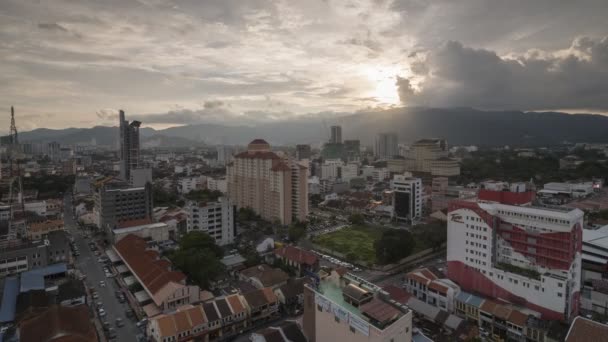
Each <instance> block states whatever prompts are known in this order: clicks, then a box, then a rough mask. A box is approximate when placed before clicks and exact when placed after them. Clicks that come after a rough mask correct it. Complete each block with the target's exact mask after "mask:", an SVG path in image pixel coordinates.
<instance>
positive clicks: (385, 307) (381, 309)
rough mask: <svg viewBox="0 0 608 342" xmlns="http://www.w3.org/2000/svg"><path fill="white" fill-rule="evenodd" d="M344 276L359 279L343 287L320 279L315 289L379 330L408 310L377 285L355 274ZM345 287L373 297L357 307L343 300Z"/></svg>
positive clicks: (349, 278)
mask: <svg viewBox="0 0 608 342" xmlns="http://www.w3.org/2000/svg"><path fill="white" fill-rule="evenodd" d="M344 277H346V279H347V280H349V281H352V280H355V279H357V280H361V281H360V282H357V284H353V283H351V284H349V286H347V287H345V288H340V287H339V286H337V285H336V284H335V283H333V282H331V281H326V280H324V279H322V280H321V282H320V284H319V288H318V289H316V290H315V291H316V292H317V293H319V294H321V295H323V297H325V298H326V299H328V300H329V301H331V302H332V305H333V304H335V305H338V306H340V307H342V308H343V309H345V310H346V311H348V313H349V314H352V315H353V316H356V317H358V318H359V319H362V320H364V321H366V322H368V323H369V324H371V325H373V326H374V327H376V328H377V329H380V330H383V329H384V328H385V327H387V326H388V325H390V324H392V322H394V321H396V320H398V319H399V318H401V317H402V316H403V315H404V314H405V313H407V312H408V311H409V308H407V307H406V306H405V305H403V304H400V303H399V302H398V301H396V300H394V299H391V297H390V295H389V293H388V292H385V291H383V290H382V289H381V288H379V287H378V286H376V285H374V284H372V283H369V282H367V281H365V280H362V279H361V278H358V277H356V276H351V275H350V273H347V274H345V275H344ZM351 285H353V286H351ZM355 285H356V286H355ZM307 286H309V285H307ZM309 287H310V286H309ZM311 288H312V287H311ZM347 288H348V289H349V290H347V291H353V292H356V293H360V292H361V293H363V292H365V293H371V294H372V295H373V299H372V300H371V301H370V302H367V303H365V304H362V305H361V306H360V307H358V308H357V307H355V306H353V305H351V304H349V303H347V302H346V301H345V300H344V296H343V291H344V290H346V289H347ZM353 289H355V290H356V291H354V290H353Z"/></svg>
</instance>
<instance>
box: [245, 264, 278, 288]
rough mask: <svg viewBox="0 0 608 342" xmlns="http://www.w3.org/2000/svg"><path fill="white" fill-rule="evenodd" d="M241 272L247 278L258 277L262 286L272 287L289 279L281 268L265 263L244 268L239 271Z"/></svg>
mask: <svg viewBox="0 0 608 342" xmlns="http://www.w3.org/2000/svg"><path fill="white" fill-rule="evenodd" d="M241 274H242V275H243V276H245V277H247V278H257V279H259V280H260V282H261V283H262V285H263V286H264V287H272V286H275V285H278V284H281V283H283V282H285V281H287V279H289V275H288V274H287V273H285V272H284V271H283V270H281V269H278V268H272V267H270V266H268V265H265V264H261V265H257V266H252V267H249V268H247V269H244V270H242V271H241Z"/></svg>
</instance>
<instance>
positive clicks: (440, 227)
mask: <svg viewBox="0 0 608 342" xmlns="http://www.w3.org/2000/svg"><path fill="white" fill-rule="evenodd" d="M413 232H414V234H416V235H417V236H418V238H419V241H420V242H421V243H422V244H423V246H424V247H425V248H433V249H434V250H437V249H439V248H440V247H441V244H443V243H444V242H446V241H447V239H448V231H447V226H446V224H445V223H441V222H437V223H430V224H422V225H417V226H415V227H414V228H413Z"/></svg>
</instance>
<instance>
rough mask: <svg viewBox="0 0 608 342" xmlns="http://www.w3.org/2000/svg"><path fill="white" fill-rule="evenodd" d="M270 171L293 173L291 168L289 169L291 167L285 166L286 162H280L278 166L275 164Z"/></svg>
mask: <svg viewBox="0 0 608 342" xmlns="http://www.w3.org/2000/svg"><path fill="white" fill-rule="evenodd" d="M270 170H272V171H282V172H285V171H291V168H289V166H287V164H285V163H284V162H278V163H276V164H274V165H273V166H272V167H271V168H270Z"/></svg>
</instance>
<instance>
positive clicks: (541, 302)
mask: <svg viewBox="0 0 608 342" xmlns="http://www.w3.org/2000/svg"><path fill="white" fill-rule="evenodd" d="M497 193H498V194H497ZM526 194H530V196H529V197H530V200H531V199H532V197H533V194H532V193H509V192H504V191H502V192H496V191H488V190H485V191H482V192H480V194H479V198H478V199H474V200H458V201H454V202H452V203H451V204H450V206H449V212H448V246H447V262H448V278H449V279H451V280H453V281H454V282H456V283H458V285H460V286H461V287H462V289H463V290H465V291H469V292H476V293H480V294H482V295H484V296H487V297H491V298H496V299H499V300H503V301H506V302H510V303H513V304H516V305H521V306H525V307H528V308H529V309H531V310H534V311H537V312H539V313H540V314H541V315H542V317H543V318H544V319H554V320H564V321H568V320H570V319H572V318H573V317H575V316H576V315H577V314H578V311H579V297H580V289H581V284H580V279H581V250H582V227H583V212H582V211H580V210H578V209H564V210H561V209H547V208H537V207H532V206H530V205H529V204H527V203H526V204H525V205H514V204H518V203H525V202H528V203H529V202H530V201H522V198H524V197H526ZM489 198H491V199H492V200H491V201H490V200H488V199H489ZM484 199H485V200H484ZM504 203H509V204H504Z"/></svg>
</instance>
